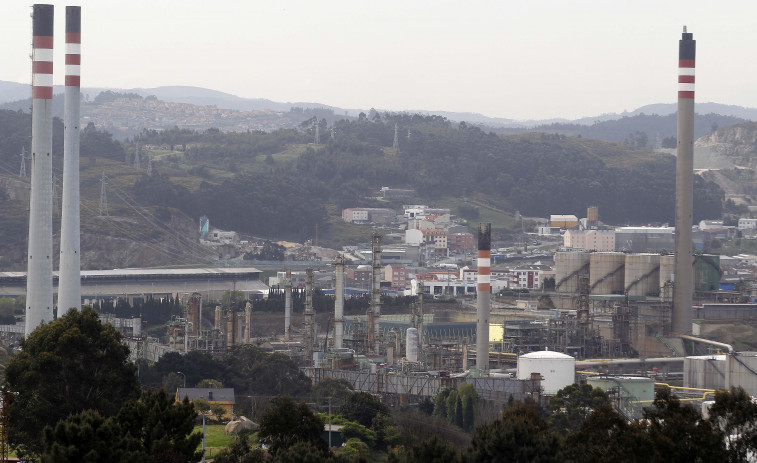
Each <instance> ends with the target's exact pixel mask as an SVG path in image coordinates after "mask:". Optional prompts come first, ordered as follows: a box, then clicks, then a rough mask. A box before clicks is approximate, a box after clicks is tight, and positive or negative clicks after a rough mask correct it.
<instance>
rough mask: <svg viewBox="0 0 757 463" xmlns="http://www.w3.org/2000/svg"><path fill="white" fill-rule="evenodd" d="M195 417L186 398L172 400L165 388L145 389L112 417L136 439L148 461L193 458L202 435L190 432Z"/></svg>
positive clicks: (158, 461) (189, 459)
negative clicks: (138, 396)
mask: <svg viewBox="0 0 757 463" xmlns="http://www.w3.org/2000/svg"><path fill="white" fill-rule="evenodd" d="M196 417H197V413H195V410H194V406H193V405H192V404H191V403H190V402H189V400H187V399H186V398H185V399H184V400H183V401H181V402H176V401H174V398H173V396H169V395H168V393H166V391H165V390H162V389H161V390H160V391H158V392H152V391H145V392H143V393H142V396H141V397H140V398H139V399H138V400H133V401H130V402H128V403H126V404H125V405H124V406H123V407H122V408H121V410H120V411H119V412H118V415H117V416H116V419H117V420H118V422H119V423H120V424H121V426H122V427H123V429H124V431H125V432H127V433H129V435H131V436H133V437H135V438H137V439H139V441H140V442H141V444H142V448H143V449H144V452H145V454H146V455H147V456H148V459H147V461H148V462H151V463H163V462H177V463H178V462H187V461H197V460H198V459H199V458H201V456H202V455H201V452H198V451H197V446H198V445H199V444H200V441H201V440H202V435H201V434H200V433H199V432H198V433H193V431H194V421H195V418H196Z"/></svg>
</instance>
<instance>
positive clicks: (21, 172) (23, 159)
mask: <svg viewBox="0 0 757 463" xmlns="http://www.w3.org/2000/svg"><path fill="white" fill-rule="evenodd" d="M19 156H21V169H20V170H19V171H18V176H19V177H21V178H26V148H24V147H23V146H22V147H21V153H20V154H19Z"/></svg>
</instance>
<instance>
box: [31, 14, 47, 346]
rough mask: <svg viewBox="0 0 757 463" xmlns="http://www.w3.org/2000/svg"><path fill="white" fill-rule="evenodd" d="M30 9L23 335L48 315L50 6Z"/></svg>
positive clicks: (44, 321)
mask: <svg viewBox="0 0 757 463" xmlns="http://www.w3.org/2000/svg"><path fill="white" fill-rule="evenodd" d="M32 11H33V13H32V31H33V33H32V35H33V42H32V146H31V148H32V149H31V192H30V198H29V242H28V246H29V248H28V249H29V250H28V254H27V273H26V318H25V326H24V333H25V335H26V336H29V334H30V333H31V332H32V331H34V329H35V328H37V326H39V325H40V324H42V323H46V322H49V321H52V319H53V256H52V254H53V197H52V183H53V177H52V171H53V160H52V157H53V156H52V155H53V153H52V151H53V12H54V9H53V5H34V6H33V10H32Z"/></svg>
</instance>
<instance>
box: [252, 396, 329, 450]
mask: <svg viewBox="0 0 757 463" xmlns="http://www.w3.org/2000/svg"><path fill="white" fill-rule="evenodd" d="M321 433H323V421H322V420H321V419H320V418H319V417H318V416H316V415H315V414H313V411H312V410H310V408H309V407H308V406H307V405H306V404H305V402H299V403H297V402H295V401H294V400H293V399H292V398H291V397H289V396H287V395H282V396H277V397H275V398H274V399H273V400H272V401H271V404H270V405H269V406H268V409H267V410H266V411H265V413H264V414H263V417H262V418H261V420H260V429H259V430H258V439H260V441H261V442H263V443H267V444H269V445H270V447H269V448H270V451H271V453H272V454H274V455H276V454H277V453H278V452H279V451H280V450H282V449H285V448H287V447H290V446H292V445H293V444H295V443H297V442H303V443H310V444H312V445H313V446H315V447H316V448H323V449H325V448H326V446H327V444H326V442H324V441H323V439H321Z"/></svg>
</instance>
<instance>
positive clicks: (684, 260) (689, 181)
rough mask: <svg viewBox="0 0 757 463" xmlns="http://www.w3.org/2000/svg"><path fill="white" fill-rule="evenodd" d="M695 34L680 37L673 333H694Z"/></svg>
mask: <svg viewBox="0 0 757 463" xmlns="http://www.w3.org/2000/svg"><path fill="white" fill-rule="evenodd" d="M696 46H697V44H696V41H695V40H694V35H693V34H691V33H688V32H687V31H686V27H685V26H684V28H683V34H682V35H681V40H679V41H678V131H677V135H676V137H677V139H678V142H677V154H676V231H675V248H676V253H675V283H674V286H673V313H672V316H671V325H672V327H671V328H672V330H673V333H676V334H691V332H692V326H691V322H692V318H693V317H692V313H691V311H692V306H693V304H694V271H693V269H692V266H693V265H694V254H693V253H692V251H691V248H692V245H693V244H692V232H691V227H692V225H693V224H694V64H695V59H696Z"/></svg>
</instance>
